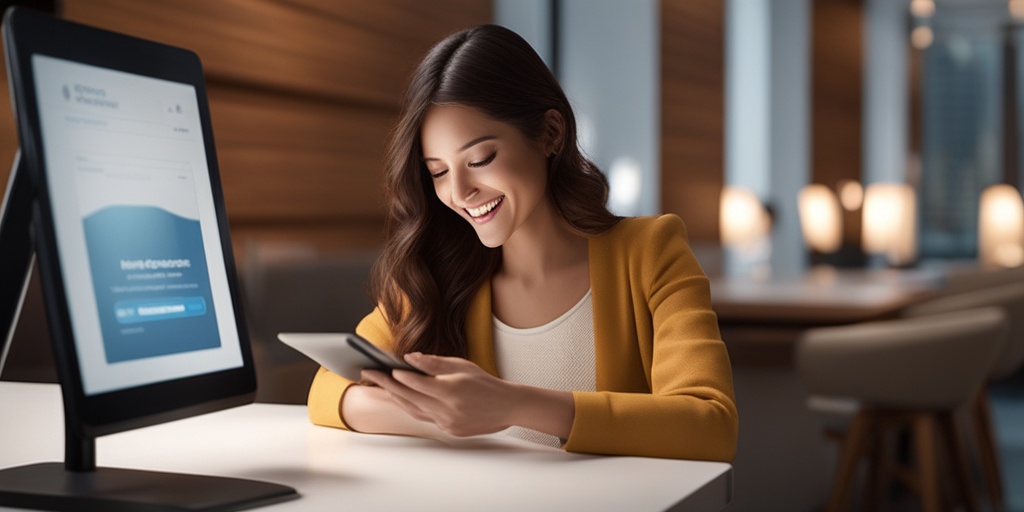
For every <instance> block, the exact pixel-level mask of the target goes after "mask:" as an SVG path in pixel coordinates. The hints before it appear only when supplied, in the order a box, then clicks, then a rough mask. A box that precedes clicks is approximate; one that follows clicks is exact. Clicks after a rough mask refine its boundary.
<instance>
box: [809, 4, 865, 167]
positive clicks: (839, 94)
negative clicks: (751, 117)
mask: <svg viewBox="0 0 1024 512" xmlns="http://www.w3.org/2000/svg"><path fill="white" fill-rule="evenodd" d="M812 5H813V16H812V20H813V21H812V23H813V26H812V28H811V32H812V38H813V39H812V41H813V43H812V45H811V77H812V78H811V87H812V94H811V116H812V121H811V122H812V130H811V133H812V134H813V135H812V150H811V154H812V157H811V169H812V172H811V176H812V179H811V181H812V182H815V183H823V184H825V185H828V186H830V187H834V186H835V185H836V183H838V182H839V181H840V180H844V179H853V180H859V179H860V174H861V147H862V146H861V110H862V105H863V101H862V95H863V92H862V90H863V85H862V84H863V79H862V71H861V70H862V68H863V61H864V57H863V46H864V45H863V26H862V25H863V14H862V9H863V5H862V4H861V3H860V2H854V1H851V0H816V1H815V2H814V3H813V4H812Z"/></svg>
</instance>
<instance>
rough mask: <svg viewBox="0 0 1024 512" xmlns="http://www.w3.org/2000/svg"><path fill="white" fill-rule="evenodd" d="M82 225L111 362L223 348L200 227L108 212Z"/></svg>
mask: <svg viewBox="0 0 1024 512" xmlns="http://www.w3.org/2000/svg"><path fill="white" fill-rule="evenodd" d="M84 224H85V240H86V245H87V246H88V250H89V266H90V268H91V270H92V278H93V283H94V285H95V288H96V302H97V307H98V308H99V311H100V328H101V329H102V331H103V347H104V351H105V354H106V358H107V361H108V362H110V363H114V362H119V361H130V360H134V359H143V358H147V357H156V356H162V355H168V354H177V353H182V352H191V351H194V350H202V349H208V348H215V347H219V346H220V335H219V334H218V331H217V318H216V315H215V314H214V308H213V298H212V295H211V292H210V276H209V273H208V272H207V269H206V257H205V252H204V250H203V238H202V232H201V231H200V226H199V221H198V220H190V219H186V218H184V217H180V216H178V215H175V214H173V213H170V212H168V211H167V210H164V209H162V208H157V207H153V206H108V207H106V208H103V209H101V210H99V211H97V212H95V213H93V214H91V215H89V216H87V217H86V218H85V220H84Z"/></svg>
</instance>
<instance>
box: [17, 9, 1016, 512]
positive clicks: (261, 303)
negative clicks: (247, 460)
mask: <svg viewBox="0 0 1024 512" xmlns="http://www.w3.org/2000/svg"><path fill="white" fill-rule="evenodd" d="M7 3H8V4H9V3H11V2H7ZM14 3H23V4H30V5H32V6H35V7H37V8H41V9H43V10H48V11H50V12H54V13H56V14H57V15H59V16H61V17H63V18H66V19H69V20H73V21H78V22H82V23H86V24H90V25H94V26H97V27H101V28H106V29H110V30H114V31H118V32H123V33H127V34H132V35H137V36H139V37H143V38H147V39H153V40H156V41H161V42H165V43H168V44H172V45H176V46H182V47H186V48H189V49H191V50H193V51H195V52H196V53H198V54H199V56H200V57H201V58H202V60H203V63H204V66H205V70H206V73H207V83H208V94H209V99H210V107H211V112H212V117H213V124H214V134H215V137H216V144H217V149H218V158H219V162H220V171H221V179H222V182H223V187H224V194H225V199H226V205H227V211H228V216H229V221H230V228H231V234H232V239H233V244H234V252H235V259H236V262H237V265H238V270H239V274H240V277H241V280H242V286H243V291H244V295H245V301H246V306H247V307H246V311H247V314H248V319H247V320H248V324H249V327H250V333H251V336H252V340H253V344H254V351H255V356H256V360H257V364H258V371H259V379H260V391H259V396H258V399H259V400H261V401H268V402H281V403H304V400H305V392H306V389H307V388H308V385H309V382H310V380H311V379H312V375H313V373H314V371H315V370H316V366H315V365H314V364H313V363H312V362H310V361H309V360H307V359H305V358H304V357H303V356H301V355H300V354H298V353H296V352H294V351H292V350H290V349H288V348H287V347H285V346H283V345H281V344H279V343H277V342H276V340H275V337H274V336H275V334H276V333H277V332H280V331H318V330H330V331H349V330H351V329H353V328H354V327H355V324H356V323H357V322H358V321H359V319H361V318H362V316H363V315H365V314H366V313H367V312H369V310H370V309H371V303H370V300H369V298H368V296H367V288H366V276H367V273H368V271H369V267H370V265H372V262H373V260H374V257H375V255H376V251H377V250H378V249H379V247H380V244H381V242H382V229H383V214H384V211H383V200H382V192H381V185H380V182H381V176H382V160H383V150H384V144H385V141H386V139H387V136H388V132H389V130H390V129H391V127H392V125H393V123H394V121H395V119H396V117H397V114H398V107H399V101H400V95H401V92H402V90H403V88H404V85H405V81H406V78H407V76H408V75H409V73H410V72H411V70H412V68H413V66H414V65H415V63H416V62H417V61H418V59H419V58H420V57H421V56H422V55H423V54H424V52H425V51H426V50H427V49H428V48H429V47H430V46H431V45H432V44H433V43H435V42H436V41H438V40H439V39H441V38H443V37H444V36H445V35H447V34H449V33H451V32H453V31H455V30H457V29H460V28H463V27H466V26H469V25H474V24H479V23H498V24H503V25H506V26H508V27H510V28H512V29H514V30H516V31H518V32H519V33H520V34H522V35H523V36H524V37H525V38H526V39H527V40H529V41H530V42H531V44H533V45H534V47H535V48H536V49H537V51H538V53H540V54H541V56H542V57H543V58H544V59H545V61H546V62H547V63H548V64H549V66H550V67H551V69H552V70H553V71H554V72H555V74H556V76H557V77H558V78H559V80H560V81H561V82H562V84H563V86H564V87H565V89H566V92H567V94H568V96H569V98H570V100H571V101H572V102H573V104H574V106H575V108H576V112H577V115H578V117H579V122H580V126H581V139H582V140H581V143H582V145H583V147H584V150H585V152H586V153H587V154H588V155H589V156H590V157H591V158H592V159H593V160H594V161H595V162H596V163H597V164H598V165H599V166H600V167H601V168H602V169H603V170H604V171H605V173H606V174H607V175H608V178H609V181H610V183H611V187H612V190H611V198H610V203H611V207H612V208H613V210H614V211H616V212H617V213H619V214H622V215H654V214H659V213H675V214H678V215H679V216H680V217H682V218H683V220H684V221H685V222H686V225H687V228H688V230H689V236H690V240H691V243H692V245H693V247H694V249H695V251H696V252H697V255H698V258H699V259H700V261H701V264H702V266H703V267H704V269H705V271H706V272H707V273H708V274H709V275H710V276H712V283H713V284H712V294H713V298H714V300H715V305H716V310H717V311H718V312H719V316H720V319H721V322H722V332H723V337H724V339H725V340H726V343H727V345H728V346H729V349H730V354H731V356H732V358H733V363H734V370H735V379H736V388H737V398H738V400H739V402H740V413H741V423H742V426H741V437H740V450H739V455H738V457H737V460H736V463H735V469H736V473H735V475H736V476H735V483H736V485H735V490H734V493H735V497H734V500H733V503H732V505H730V507H729V510H816V509H819V508H821V507H822V506H823V504H824V500H825V497H826V495H827V493H828V490H829V487H830V485H831V479H832V472H833V469H832V468H833V467H834V465H835V457H836V452H837V449H836V446H835V445H834V444H832V443H829V442H828V441H827V440H826V439H825V438H824V437H823V436H822V435H821V431H820V422H819V420H818V418H817V417H816V416H815V415H814V414H813V413H812V412H811V411H809V410H808V409H807V408H806V407H805V404H804V399H805V397H806V391H805V389H804V388H803V387H802V384H801V381H800V379H799V377H798V376H797V374H796V372H795V371H794V368H793V361H792V357H793V350H794V348H793V347H794V343H795V342H796V340H797V339H798V338H799V336H800V333H801V332H803V331H804V330H805V329H807V328H811V327H816V326H821V325H833V324H846V323H851V322H854V321H865V320H877V319H881V318H887V317H891V316H893V315H894V314H896V312H897V310H898V309H899V307H902V306H905V305H908V304H909V303H910V302H911V299H912V298H914V297H919V296H920V294H921V293H942V290H944V289H945V288H947V287H950V286H952V285H951V283H978V282H981V281H985V282H990V283H1006V282H1011V281H1022V280H1024V273H1022V272H1021V271H1019V267H1020V265H1021V264H1022V263H1024V207H1022V206H1021V194H1020V190H1021V188H1020V187H1021V182H1022V164H1024V154H1022V151H1024V149H1022V144H1020V136H1021V134H1022V133H1024V126H1022V123H1024V116H1022V113H1024V110H1022V109H1024V105H1022V102H1021V97H1022V94H1021V93H1022V91H1024V75H1022V71H1021V68H1022V67H1024V55H1022V51H1021V48H1022V46H1021V45H1022V43H1024V25H1022V23H1024V0H431V1H429V2H424V1H421V0H218V1H212V2H211V1H203V0H168V1H162V2H139V1H136V0H65V1H35V2H14ZM0 83H2V86H0V88H2V94H4V95H6V88H7V82H6V77H5V78H4V79H3V81H2V82H0ZM16 147H17V136H16V133H15V129H14V121H13V115H12V113H11V111H10V102H9V101H7V100H3V101H0V162H4V161H10V160H11V159H12V157H13V155H14V152H15V150H16ZM6 176H7V171H6V170H0V178H6ZM5 181H6V180H5ZM0 264H2V262H0ZM823 307H824V309H823ZM48 340H49V338H48V335H47V330H46V325H45V315H44V312H43V310H42V303H41V297H40V293H39V290H38V286H37V285H35V284H32V285H31V286H30V287H29V294H28V297H27V299H26V303H25V306H24V310H23V314H22V320H21V322H20V323H19V324H18V327H17V330H16V331H15V336H14V342H13V345H12V348H11V353H10V357H9V360H8V362H7V366H6V367H5V368H3V373H2V374H0V377H2V378H3V379H6V380H26V381H43V382H47V381H54V380H55V372H54V371H53V368H52V365H53V363H52V355H51V353H50V348H49V341H48ZM1018 342H1024V340H1018ZM1019 373H1020V372H1019V371H1018V372H1017V374H1016V375H1015V376H1014V377H1012V378H1010V379H1009V380H1007V381H1004V382H1002V383H1000V384H998V385H993V386H991V387H990V388H989V390H990V391H989V392H990V395H991V396H992V399H993V408H994V413H993V414H994V417H995V419H996V431H997V434H998V436H997V437H998V439H999V443H1000V444H999V449H1000V454H1001V456H1002V457H1001V464H1002V466H1003V468H1004V471H1005V473H1004V481H1005V482H1006V496H1007V498H1006V500H1007V501H1006V507H1007V509H1008V510H1024V489H1022V486H1021V485H1020V482H1024V383H1022V382H1024V379H1022V378H1021V377H1020V375H1019Z"/></svg>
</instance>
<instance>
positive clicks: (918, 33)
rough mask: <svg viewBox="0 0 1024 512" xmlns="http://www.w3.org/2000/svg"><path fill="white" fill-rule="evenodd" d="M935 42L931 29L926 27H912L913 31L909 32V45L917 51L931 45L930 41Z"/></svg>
mask: <svg viewBox="0 0 1024 512" xmlns="http://www.w3.org/2000/svg"><path fill="white" fill-rule="evenodd" d="M934 40H935V34H934V33H933V32H932V28H931V27H929V26H928V25H920V26H917V27H914V30H912V31H910V44H912V45H914V48H917V49H918V50H924V49H925V48H928V47H929V46H931V45H932V41H934Z"/></svg>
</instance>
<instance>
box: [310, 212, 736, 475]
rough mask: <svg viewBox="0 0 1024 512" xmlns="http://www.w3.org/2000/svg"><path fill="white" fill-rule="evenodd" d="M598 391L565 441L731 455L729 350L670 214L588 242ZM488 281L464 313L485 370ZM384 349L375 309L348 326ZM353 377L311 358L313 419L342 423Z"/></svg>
mask: <svg viewBox="0 0 1024 512" xmlns="http://www.w3.org/2000/svg"><path fill="white" fill-rule="evenodd" d="M589 254H590V256H589V257H590V286H591V296H592V301H593V309H594V348H595V356H596V375H597V391H575V392H573V399H574V402H575V406H576V411H575V419H574V420H573V425H572V431H571V433H570V434H569V438H568V440H567V441H566V443H565V445H564V448H565V449H566V450H567V451H572V452H587V453H602V454H617V455H639V456H651V457H669V458H679V459H700V460H715V461H730V460H732V458H733V455H734V453H735V451H736V436H737V429H738V415H737V411H736V401H735V398H734V396H733V387H732V370H731V367H730V365H729V355H728V353H727V351H726V348H725V344H724V343H723V342H722V340H721V336H720V334H719V332H718V319H717V316H716V315H715V313H714V311H713V310H712V309H711V294H710V287H709V284H708V279H707V277H706V276H705V275H704V273H703V271H702V270H701V268H700V265H699V264H698V263H697V259H696V258H695V257H694V255H693V252H692V251H691V250H690V247H689V244H688V243H687V241H686V228H685V226H684V225H683V221H682V220H680V219H679V217H677V216H675V215H663V216H660V217H646V218H640V217H638V218H630V219H624V220H623V221H621V222H620V223H619V224H618V225H617V226H616V227H614V228H612V229H611V230H609V231H607V232H605V233H602V234H600V235H597V236H594V237H592V238H591V239H590V242H589ZM491 319H492V313H491V287H490V282H489V280H487V281H485V284H484V285H483V286H482V287H481V288H480V290H479V291H478V292H477V294H476V296H475V298H474V299H473V302H472V303H471V305H470V308H469V311H468V313H467V316H466V333H467V339H468V340H469V359H470V360H472V361H473V362H474V363H476V364H478V365H479V366H480V367H481V368H483V369H484V370H486V371H488V372H490V373H491V374H493V375H498V372H497V368H496V366H495V362H494V344H493V339H492V332H493V326H492V320H491ZM356 332H358V333H359V334H360V335H362V336H363V337H365V338H367V339H368V340H370V341H372V342H374V343H375V344H378V345H379V346H382V347H384V348H390V346H391V335H390V332H389V328H388V325H387V323H386V321H385V320H384V317H383V316H382V314H381V312H380V310H379V309H378V310H375V311H374V312H373V313H371V314H370V315H368V316H367V317H366V318H365V319H363V321H362V322H360V323H359V326H358V327H357V328H356ZM352 384H353V383H352V382H351V381H348V380H346V379H344V378H342V377H341V376H339V375H337V374H334V373H332V372H330V371H328V370H326V369H324V368H320V370H319V372H318V373H317V375H316V377H315V378H314V380H313V384H312V386H311V388H310V391H309V401H308V406H309V416H310V419H311V420H312V421H313V423H315V424H317V425H325V426H331V427H339V428H347V427H346V426H345V422H344V420H343V419H342V417H341V412H340V411H341V400H342V397H343V396H344V394H345V390H346V389H348V387H349V386H351V385H352Z"/></svg>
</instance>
